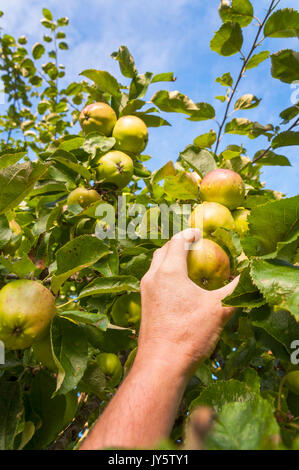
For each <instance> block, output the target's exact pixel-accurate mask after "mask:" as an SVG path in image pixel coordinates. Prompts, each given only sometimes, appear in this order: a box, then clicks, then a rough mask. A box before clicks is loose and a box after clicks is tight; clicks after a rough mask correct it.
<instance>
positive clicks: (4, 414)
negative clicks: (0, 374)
mask: <svg viewBox="0 0 299 470" xmlns="http://www.w3.org/2000/svg"><path fill="white" fill-rule="evenodd" d="M22 411H23V404H22V396H21V387H20V383H19V382H5V381H4V380H1V385H0V416H1V421H0V450H12V449H13V444H14V439H15V436H16V433H17V428H18V425H19V422H20V420H21V419H22V418H21V415H22Z"/></svg>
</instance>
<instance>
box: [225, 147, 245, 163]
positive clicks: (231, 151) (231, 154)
mask: <svg viewBox="0 0 299 470" xmlns="http://www.w3.org/2000/svg"><path fill="white" fill-rule="evenodd" d="M243 151H244V149H243V147H240V146H239V145H228V146H227V147H226V149H225V150H223V152H222V156H223V158H224V159H225V160H231V159H232V158H236V157H239V156H240V155H241V153H242V152H243Z"/></svg>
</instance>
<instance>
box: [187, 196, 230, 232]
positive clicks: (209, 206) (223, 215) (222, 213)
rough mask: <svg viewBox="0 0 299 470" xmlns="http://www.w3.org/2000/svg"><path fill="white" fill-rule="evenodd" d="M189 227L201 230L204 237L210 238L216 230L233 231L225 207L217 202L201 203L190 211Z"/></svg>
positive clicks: (228, 212)
mask: <svg viewBox="0 0 299 470" xmlns="http://www.w3.org/2000/svg"><path fill="white" fill-rule="evenodd" d="M190 226H191V227H192V228H199V229H201V230H202V234H203V236H204V237H210V236H211V235H212V234H213V232H215V230H216V229H217V228H221V227H223V228H226V229H228V230H234V228H235V223H234V219H233V216H232V214H231V213H230V211H229V209H228V208H227V207H225V206H223V205H222V204H219V203H218V202H203V203H202V204H199V205H198V206H196V207H195V209H194V210H193V211H192V213H191V216H190Z"/></svg>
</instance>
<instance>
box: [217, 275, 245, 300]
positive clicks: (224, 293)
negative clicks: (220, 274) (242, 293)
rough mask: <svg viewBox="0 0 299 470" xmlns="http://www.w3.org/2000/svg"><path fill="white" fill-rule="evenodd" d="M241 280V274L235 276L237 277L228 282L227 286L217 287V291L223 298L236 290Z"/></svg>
mask: <svg viewBox="0 0 299 470" xmlns="http://www.w3.org/2000/svg"><path fill="white" fill-rule="evenodd" d="M239 280H240V275H239V276H237V277H235V279H233V280H232V281H231V282H230V283H229V284H226V286H224V287H221V288H220V289H217V293H218V294H219V297H220V299H221V300H222V299H224V298H225V297H227V296H228V295H230V294H232V293H233V292H234V290H235V288H236V287H237V285H238V283H239Z"/></svg>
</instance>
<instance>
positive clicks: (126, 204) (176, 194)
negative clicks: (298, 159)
mask: <svg viewBox="0 0 299 470" xmlns="http://www.w3.org/2000/svg"><path fill="white" fill-rule="evenodd" d="M268 3H269V5H268V9H267V11H265V15H264V17H263V18H257V17H256V16H255V13H254V9H253V5H252V4H251V2H250V1H249V0H232V1H231V2H230V1H228V0H221V3H220V6H219V15H220V17H221V20H222V25H221V27H220V29H219V30H218V31H217V32H216V33H214V35H213V34H211V42H210V47H211V51H212V52H211V53H212V54H213V53H218V54H220V55H222V56H232V55H235V56H236V57H238V60H240V59H241V60H240V64H241V65H240V71H239V74H238V75H237V76H236V77H232V76H231V74H230V72H227V73H224V74H223V75H222V76H219V77H216V82H217V83H218V84H219V88H220V87H223V90H224V92H223V94H221V95H219V96H217V97H216V99H217V100H220V102H222V103H223V109H222V113H221V112H220V115H219V116H217V118H216V113H215V109H214V107H213V105H212V104H210V103H206V102H195V101H194V100H192V99H191V98H189V97H188V96H186V95H184V94H182V93H180V92H179V91H168V90H167V82H172V81H174V80H175V78H174V76H173V74H172V73H170V72H166V73H159V74H156V75H155V74H153V73H151V72H144V73H143V72H140V71H138V69H137V65H136V64H135V61H134V59H133V56H132V55H131V53H130V51H129V50H128V48H127V47H126V46H120V47H119V50H118V51H116V52H113V53H112V55H111V57H112V59H113V60H115V61H117V62H118V65H119V69H120V72H121V74H122V80H121V83H120V82H119V80H118V79H117V78H115V77H114V76H113V75H112V74H111V73H110V72H108V71H103V70H97V69H89V70H84V71H82V73H81V78H80V79H79V80H78V81H76V82H75V81H74V82H71V83H67V82H66V75H65V74H66V72H65V68H64V66H63V65H61V60H63V54H66V53H67V50H68V43H67V39H66V33H65V30H66V27H67V25H68V19H67V18H64V17H63V18H58V19H55V18H54V17H53V15H52V13H51V12H50V10H48V9H46V8H44V9H43V18H42V20H41V23H42V25H43V26H44V28H45V30H44V35H43V37H42V38H40V39H38V40H37V42H36V43H35V44H34V45H33V47H32V48H31V47H30V48H29V47H28V44H27V38H26V37H25V36H20V37H13V36H11V35H10V34H9V32H6V31H2V33H1V37H0V42H1V46H0V48H1V56H0V57H1V62H0V69H1V78H2V81H3V86H4V93H5V97H6V103H7V105H6V106H2V109H3V110H2V113H1V115H0V288H1V290H0V340H1V343H0V345H2V346H4V347H5V344H6V343H7V345H8V346H9V347H6V348H5V361H3V362H4V363H3V364H1V365H0V418H1V419H0V448H1V449H77V448H78V446H79V445H80V442H81V441H82V439H84V437H85V436H86V433H87V432H88V430H89V429H90V428H91V427H92V426H93V424H94V423H95V421H96V420H97V419H98V417H99V416H100V414H101V413H102V411H103V410H104V408H105V406H106V405H107V404H108V403H109V401H110V399H111V397H112V396H113V394H114V393H115V392H116V390H117V388H118V387H119V385H120V384H121V381H122V380H123V378H124V377H125V376H126V375H127V374H128V372H129V370H130V367H131V366H132V364H133V362H134V357H135V354H136V348H137V347H138V330H139V324H140V317H141V316H142V312H141V307H140V294H139V288H140V280H141V278H142V276H143V275H144V274H145V272H146V271H147V270H148V268H149V265H150V263H151V259H152V256H153V252H154V251H155V249H157V248H158V247H160V246H162V245H163V244H164V243H165V242H166V241H167V237H165V236H164V235H165V233H166V232H165V231H166V229H167V228H169V227H166V225H168V223H166V222H165V220H166V219H165V218H164V217H163V209H165V208H170V207H171V208H172V211H170V212H169V218H168V222H169V225H170V226H171V228H170V233H169V236H171V235H172V233H174V232H175V231H177V230H178V229H180V228H181V227H179V222H178V220H179V219H178V214H177V213H176V209H177V211H178V212H179V209H180V208H181V207H182V206H183V205H189V206H191V208H192V210H194V211H195V212H192V214H193V215H192V216H191V219H189V223H190V221H191V224H192V223H194V224H195V225H194V226H196V223H197V222H196V221H197V220H199V221H200V222H199V223H200V224H204V229H205V227H206V234H205V235H206V238H207V239H210V240H207V244H208V245H209V246H210V245H211V244H212V245H215V244H216V245H217V247H218V249H219V250H220V251H219V252H221V256H223V257H224V259H225V260H227V261H226V262H227V266H229V268H228V269H229V271H227V269H226V273H227V274H226V275H225V276H226V279H225V280H223V279H222V281H221V282H223V281H224V282H226V281H227V280H228V279H229V278H232V277H235V276H236V275H237V274H240V282H239V284H238V286H237V288H236V289H235V291H234V292H233V294H231V295H230V296H229V297H227V298H226V299H225V300H224V303H225V305H230V306H234V307H236V313H235V315H234V316H233V318H232V319H231V320H230V321H229V322H228V323H227V325H226V327H225V329H224V331H223V334H222V336H221V338H220V340H219V342H218V344H217V347H216V349H215V350H214V352H213V354H212V355H211V357H210V358H209V359H207V360H205V361H204V362H203V363H202V364H201V365H200V367H199V368H198V369H197V370H196V372H195V374H194V376H193V377H192V378H191V380H190V382H189V384H188V387H187V389H186V391H185V394H184V397H183V400H182V403H181V406H180V410H179V413H178V415H177V418H176V422H175V424H174V427H173V430H172V434H171V436H170V439H169V442H167V443H164V444H163V445H164V448H179V447H180V446H182V445H184V446H185V448H190V446H191V444H190V432H191V431H190V418H189V417H190V413H191V419H192V416H193V415H194V413H196V410H198V409H200V408H198V407H210V408H211V409H212V410H213V411H214V412H215V413H216V416H217V419H216V420H215V421H214V424H213V426H212V428H211V429H210V430H209V432H208V433H207V435H205V436H204V439H202V436H195V437H196V439H195V441H196V442H197V448H205V449H298V448H299V385H298V384H299V379H298V374H299V323H298V321H299V195H298V196H295V197H290V198H288V197H285V196H284V195H283V194H282V193H279V192H277V191H273V190H270V189H265V187H264V184H263V183H262V182H261V180H260V175H261V172H262V169H263V167H264V166H269V165H272V166H274V167H278V168H277V169H275V170H276V171H279V166H289V165H290V162H289V160H288V158H287V157H286V156H284V155H283V148H284V147H289V146H294V148H295V146H298V145H299V132H298V125H299V117H298V114H299V105H298V103H297V104H296V103H294V104H293V105H292V106H291V107H286V106H287V104H286V103H285V105H284V106H283V104H282V107H283V108H284V109H282V111H281V113H280V116H279V117H280V119H281V124H280V125H279V126H277V125H274V124H271V123H270V124H269V123H259V122H257V121H256V120H255V119H254V113H255V109H256V108H257V107H258V106H261V104H260V99H259V98H257V97H256V96H255V95H253V94H251V93H246V94H244V95H242V96H239V95H238V89H239V88H238V87H239V84H240V82H241V81H242V82H243V81H244V83H246V77H247V76H250V71H251V69H253V68H255V67H258V66H259V65H260V64H261V63H262V62H264V61H267V62H268V63H269V78H268V79H269V83H270V82H271V80H280V81H281V82H283V83H284V84H291V83H292V82H294V81H295V80H298V79H299V54H298V52H296V51H294V50H292V49H290V48H286V49H282V50H278V51H277V52H275V53H273V54H270V52H269V51H267V50H265V49H264V47H263V42H264V39H265V38H269V39H271V38H284V39H286V38H294V37H298V35H299V13H298V12H297V11H295V10H293V9H290V8H281V9H280V8H279V1H278V2H275V1H274V0H273V1H271V0H269V2H268ZM2 15H3V13H1V16H2ZM253 22H254V23H256V24H257V25H256V26H257V27H256V33H255V35H254V37H252V38H251V39H250V38H248V43H247V42H246V41H247V40H246V41H244V29H246V27H247V26H248V25H250V24H251V23H253ZM247 36H248V35H247ZM247 36H246V37H247ZM250 41H251V42H250ZM42 62H44V63H42ZM157 83H161V84H162V85H161V89H160V90H159V91H156V92H155V93H154V94H152V93H151V85H152V84H157ZM95 103H102V105H101V109H103V108H105V109H108V108H109V113H110V116H112V119H114V116H115V120H116V122H113V125H110V124H111V122H110V124H109V123H108V124H107V122H106V121H105V124H104V125H103V124H101V125H102V127H101V129H100V130H99V127H97V126H98V122H99V119H100V118H99V115H98V114H97V112H98V111H94V110H95V106H94V104H95ZM90 107H91V108H90ZM87 108H88V110H87V111H86V109H87ZM96 109H97V110H98V108H97V107H96ZM82 110H83V111H82ZM84 110H85V111H84ZM82 113H83V114H82ZM167 113H180V114H181V115H183V116H185V117H186V118H187V119H188V120H189V121H193V122H194V121H195V122H198V135H197V136H194V141H193V142H191V143H190V144H189V145H188V146H187V147H186V148H185V149H182V150H181V152H180V153H179V155H178V157H177V160H176V161H175V162H172V161H169V162H168V163H166V164H165V165H164V166H163V167H162V168H160V169H157V170H155V171H153V172H151V171H149V170H148V168H147V165H146V162H147V161H148V160H149V159H150V158H151V157H150V156H149V155H147V153H146V144H147V139H148V129H149V138H150V128H151V127H156V128H159V127H160V126H168V125H170V122H169V121H171V119H168V118H167ZM244 115H246V116H248V117H244ZM106 118H107V115H106V117H105V119H106ZM107 119H108V118H107ZM207 120H210V123H211V128H212V130H211V131H210V132H208V133H202V132H201V131H200V126H201V121H207ZM80 124H81V127H80ZM103 129H104V130H103ZM128 129H129V130H128ZM224 135H226V139H227V137H229V138H230V139H231V140H230V145H228V146H226V147H225V146H223V144H222V142H223V141H222V138H223V136H224ZM235 136H238V138H239V136H241V137H242V139H243V140H244V145H243V144H242V145H237V144H236V141H235V140H234V138H235ZM260 136H263V137H266V140H267V142H268V144H267V146H265V147H266V148H264V147H262V148H260V150H259V151H257V152H254V153H253V152H252V151H251V145H250V143H251V141H252V140H253V139H259V137H260ZM173 138H174V139H175V131H173ZM264 140H265V139H264ZM245 146H246V147H247V148H245ZM123 155H125V156H123ZM224 170H225V171H230V172H231V173H234V175H235V176H234V181H241V182H242V185H244V192H243V189H242V191H241V193H240V194H241V196H240V194H239V196H238V198H239V199H238V198H237V202H236V198H235V196H234V190H233V189H232V187H233V185H234V182H232V183H229V187H228V189H227V188H226V187H224V183H223V184H222V183H221V184H219V185H218V183H217V181H216V183H214V188H213V182H212V193H213V194H212V196H211V191H210V189H211V186H209V185H208V184H205V183H204V182H206V181H207V175H208V180H209V179H211V174H212V173H213V172H215V171H216V174H217V175H219V174H220V173H219V172H222V173H223V171H224ZM273 171H274V170H273ZM223 174H227V173H225V172H224V173H223ZM201 181H202V182H203V191H202V192H200V190H199V186H200V184H201ZM215 185H216V188H215ZM209 188H210V189H209ZM242 188H243V186H242ZM219 195H220V196H221V200H219ZM209 204H215V205H216V206H217V205H218V206H220V205H221V211H222V212H221V211H220V212H221V213H223V214H224V215H223V217H224V218H223V221H222V222H221V220H222V219H221V217H220V215H219V214H220V213H219V212H217V207H216V208H215V206H213V207H212V206H209ZM141 208H142V209H141ZM211 208H212V209H211ZM138 209H140V210H139V212H138ZM136 211H137V212H138V216H137V215H136V214H137V212H136ZM213 211H214V215H212V216H211V215H207V214H211V213H213ZM205 217H210V218H209V221H207V219H205ZM213 217H214V219H213ZM149 221H150V224H149ZM192 221H193V222H192ZM215 221H216V222H217V223H216V222H215ZM187 223H188V221H187ZM205 224H206V225H205ZM149 225H150V227H149ZM216 261H217V260H216ZM191 264H192V261H191ZM194 270H195V271H196V266H195V267H194V265H193V270H192V272H193V271H194ZM212 276H213V273H212ZM193 278H194V280H195V282H196V279H197V273H196V272H195V273H194V272H193ZM201 280H202V278H201ZM199 282H200V281H199ZM205 285H206V287H207V288H214V287H213V286H214V285H215V283H213V282H211V284H209V285H208V284H207V283H206V284H205ZM217 285H218V284H217ZM211 286H212V287H211ZM5 289H6V290H5ZM20 289H21V290H20ZM43 295H46V297H47V299H48V301H49V306H46V305H45V299H44V297H43ZM12 299H13V302H12V301H11V300H12ZM53 302H54V303H55V304H56V307H55V312H53V311H52V304H53ZM12 303H13V305H12ZM45 311H46V313H47V321H46V324H44V323H43V324H42V326H40V324H41V322H44V321H45ZM10 312H11V314H10ZM179 327H180V322H179V318H178V328H179ZM34 328H35V329H34ZM33 329H34V334H33V332H32V331H33ZM24 337H26V341H22V339H23V340H24ZM28 338H29V339H28ZM186 341H188V338H186ZM0 357H1V355H0ZM173 360H174V358H169V366H170V367H171V363H172V361H173ZM193 445H194V439H193Z"/></svg>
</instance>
